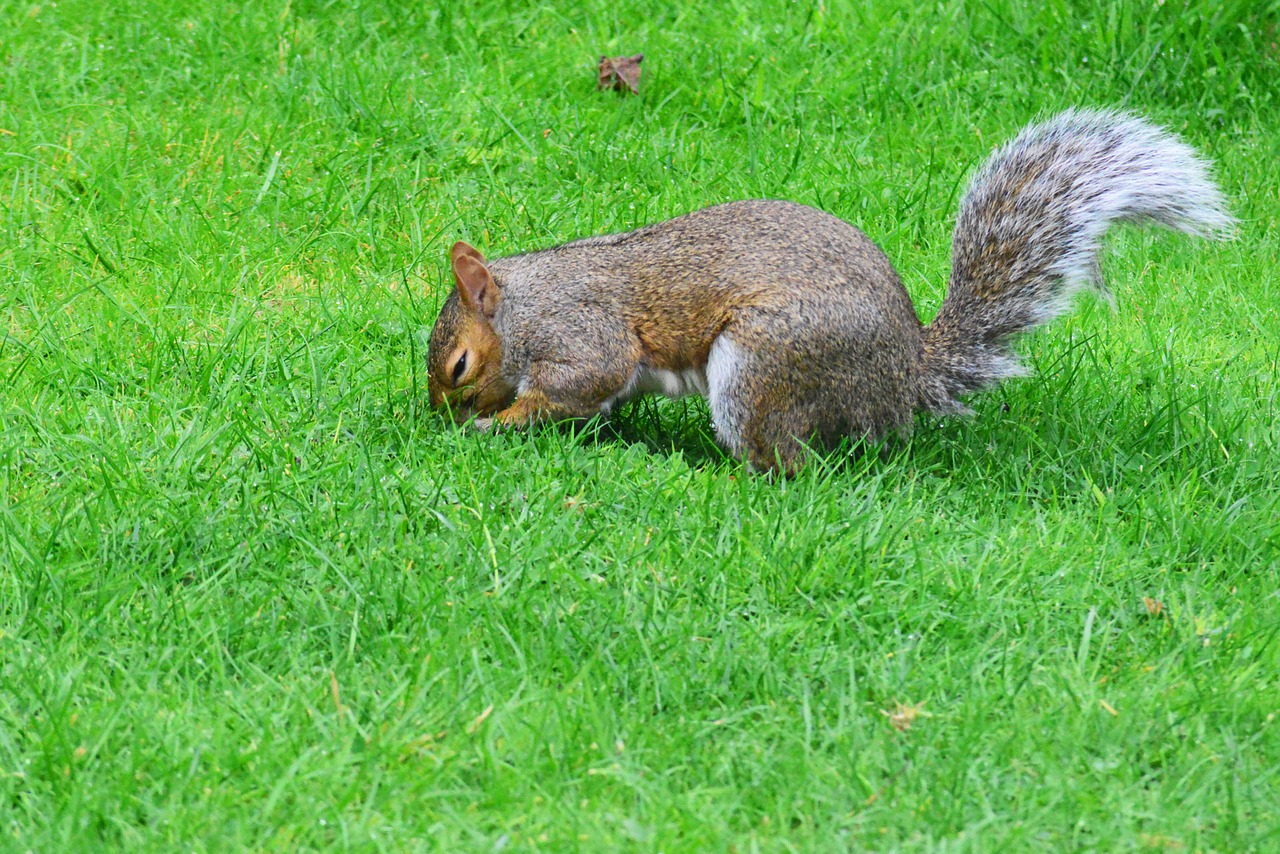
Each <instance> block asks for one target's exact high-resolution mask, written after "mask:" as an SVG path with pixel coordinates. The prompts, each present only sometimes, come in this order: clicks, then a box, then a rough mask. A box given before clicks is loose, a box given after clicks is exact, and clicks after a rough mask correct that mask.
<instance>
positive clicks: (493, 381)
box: [427, 241, 516, 422]
mask: <svg viewBox="0 0 1280 854" xmlns="http://www.w3.org/2000/svg"><path fill="white" fill-rule="evenodd" d="M449 258H450V261H451V262H452V265H453V278H454V283H455V287H454V290H453V293H451V294H449V298H448V299H447V300H445V303H444V306H443V307H442V308H441V309H440V316H439V317H438V318H436V325H435V327H434V328H433V329H432V330H431V343H430V345H428V347H427V396H428V398H429V399H430V401H431V405H432V406H433V407H435V408H436V409H447V410H448V411H449V412H451V413H452V414H453V417H454V420H456V421H458V422H462V421H465V420H466V419H467V418H469V417H471V416H472V415H477V416H482V417H483V416H489V415H493V414H494V413H496V412H499V411H501V410H503V409H506V408H507V407H508V406H510V405H511V404H512V403H513V402H514V401H515V397H516V390H515V388H513V387H512V386H511V385H510V384H509V383H508V382H507V381H506V379H504V377H503V376H502V347H501V341H500V339H499V338H498V333H497V332H496V331H494V328H493V316H494V314H496V313H497V311H498V303H499V301H500V300H501V297H502V295H501V293H500V291H499V288H498V284H497V282H495V281H494V279H493V275H492V274H491V273H490V272H489V267H488V265H487V264H486V263H485V260H484V256H483V255H481V254H480V253H479V252H478V251H476V250H475V249H474V248H472V247H471V246H468V245H467V244H465V243H463V242H462V241H458V242H457V243H455V244H453V249H451V250H450V252H449Z"/></svg>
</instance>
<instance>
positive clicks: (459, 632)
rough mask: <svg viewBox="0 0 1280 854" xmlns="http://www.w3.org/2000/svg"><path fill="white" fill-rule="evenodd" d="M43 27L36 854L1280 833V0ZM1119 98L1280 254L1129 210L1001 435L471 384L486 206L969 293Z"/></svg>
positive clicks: (597, 9) (35, 521)
mask: <svg viewBox="0 0 1280 854" xmlns="http://www.w3.org/2000/svg"><path fill="white" fill-rule="evenodd" d="M0 20H2V21H3V22H4V23H3V25H0V56H2V57H3V60H4V62H3V65H2V66H0V281H2V282H3V286H2V287H0V323H2V324H3V328H2V329H0V379H2V380H3V382H2V383H0V483H2V490H3V491H2V493H0V498H2V499H3V500H0V825H2V827H0V850H15V851H21V850H31V851H77V850H80V851H88V850H102V849H104V848H112V849H116V848H123V849H141V850H191V849H194V850H211V851H221V850H229V849H238V848H251V849H267V850H287V851H293V850H308V849H311V850H314V849H322V850H330V849H348V848H349V849H356V850H387V851H404V850H441V851H472V850H474V851H499V850H507V851H514V850H545V851H572V850H581V851H601V850H634V851H667V852H676V851H699V850H706V851H730V850H733V851H739V852H747V851H757V850H759V851H833V850H907V851H933V850H948V851H976V852H983V851H1000V850H1044V849H1057V850H1080V849H1092V850H1144V849H1151V850H1165V851H1245V850H1267V849H1275V848H1277V847H1280V721H1278V720H1276V717H1277V714H1278V713H1280V640H1278V638H1277V633H1278V632H1280V426H1278V424H1280V273H1277V269H1278V268H1280V169H1277V167H1276V163H1277V162H1280V95H1278V91H1280V90H1278V89H1277V86H1276V81H1277V80H1280V46H1278V45H1277V42H1278V41H1280V32H1278V30H1277V21H1280V4H1277V3H1276V2H1275V0H1261V2H1259V0H1250V2H1226V3H1210V2H1199V0H1190V2H1183V0H1168V2H1155V3H1151V2H1144V3H1133V4H1114V3H1102V2H1085V0H1081V1H1080V2H1065V0H1047V2H1046V3H1044V4H1039V8H1037V9H1035V10H1028V9H1026V8H1024V4H1021V3H1015V2H1012V0H992V2H990V3H967V2H960V0H942V2H935V3H929V4H919V5H917V4H911V3H907V2H900V1H899V0H874V2H869V3H857V4H855V3H846V2H843V0H830V2H819V3H814V2H794V3H769V4H766V3H760V4H749V3H745V2H733V0H730V2H717V3H710V2H691V3H683V4H681V3H670V4H660V3H636V2H631V0H622V2H616V0H579V2H574V3H569V2H564V3H559V4H543V5H538V4H529V3H517V2H492V3H482V4H473V3H462V2H442V3H435V4H433V3H424V2H418V3H402V2H376V0H374V2H358V3H328V2H319V0H272V1H271V2H266V3H238V4H237V3H231V2H225V0H214V2H208V3H198V4H197V3H176V2H161V0H138V2H133V3H108V2H102V0H60V2H57V3H52V2H46V3H31V2H7V0H0ZM636 52H644V53H645V56H646V58H645V60H644V66H643V67H644V74H645V77H644V80H643V85H642V94H641V96H640V97H634V96H626V97H624V96H622V95H620V94H618V93H614V92H597V91H595V64H596V63H597V61H598V60H599V57H600V55H601V54H609V55H617V54H623V53H628V54H629V53H636ZM1070 106H1115V107H1121V108H1126V109H1131V110H1134V111H1137V112H1139V113H1141V114H1143V115H1145V116H1148V117H1150V118H1151V119H1153V120H1154V121H1157V122H1159V123H1161V124H1163V125H1165V126H1167V127H1169V128H1171V129H1173V130H1175V131H1177V132H1178V133H1179V134H1181V135H1182V136H1183V137H1184V139H1186V140H1187V141H1188V142H1189V143H1191V144H1192V145H1193V146H1195V147H1196V148H1197V149H1199V150H1200V151H1202V152H1204V153H1205V154H1206V155H1207V156H1208V157H1210V158H1211V159H1212V160H1213V161H1214V163H1215V166H1214V172H1215V175H1216V176H1217V178H1218V180H1219V181H1220V183H1221V185H1222V187H1223V189H1224V191H1225V193H1226V195H1227V197H1228V199H1229V202H1230V205H1231V208H1232V210H1233V212H1234V214H1235V215H1236V216H1237V217H1238V218H1239V220H1240V224H1239V228H1238V232H1237V234H1236V236H1235V238H1234V239H1233V240H1230V241H1227V242H1224V243H1209V242H1205V241H1199V240H1194V239H1191V238H1187V237H1184V236H1180V235H1172V234H1168V233H1166V232H1157V231H1151V230H1136V229H1119V230H1117V231H1116V232H1115V233H1114V234H1113V235H1112V238H1111V239H1110V240H1109V241H1108V246H1109V251H1108V252H1107V254H1106V258H1105V260H1104V269H1105V272H1106V276H1107V280H1108V282H1109V284H1110V285H1111V287H1112V290H1113V291H1114V293H1115V295H1116V298H1115V310H1112V308H1111V307H1110V306H1109V305H1108V304H1107V303H1106V302H1102V301H1098V300H1093V299H1084V300H1082V301H1081V304H1080V306H1079V310H1078V311H1077V312H1076V313H1074V314H1073V315H1072V316H1070V317H1069V318H1066V319H1063V320H1061V321H1058V322H1056V323H1055V324H1053V325H1052V326H1051V327H1050V328H1048V329H1047V330H1045V331H1043V332H1039V333H1036V334H1035V335H1033V336H1030V337H1028V338H1026V339H1024V340H1023V341H1022V342H1021V344H1020V347H1019V349H1020V350H1021V352H1023V353H1024V354H1025V356H1026V361H1027V363H1028V365H1030V366H1031V367H1032V368H1033V369H1034V372H1033V374H1032V375H1031V376H1030V377H1028V378H1026V379H1021V380H1017V381H1015V382H1012V383H1010V384H1007V385H1006V386H1004V387H1002V388H1001V389H1000V390H998V391H996V392H994V393H991V394H989V395H987V396H985V397H982V398H979V399H977V400H975V401H974V406H975V409H976V414H975V415H974V416H973V417H972V418H968V419H955V420H938V419H933V418H925V417H922V418H921V419H920V421H919V424H918V427H917V430H916V432H915V435H914V436H913V438H912V439H911V440H910V441H908V442H903V443H899V444H896V445H893V446H891V447H887V448H886V449H884V451H883V452H881V453H863V454H856V453H855V454H852V455H849V454H842V453H836V454H832V455H831V456H829V457H827V458H824V459H822V460H820V461H818V462H817V463H816V464H814V465H811V466H810V467H809V468H807V469H806V470H805V471H803V472H802V473H801V474H800V475H798V476H797V477H794V478H791V479H770V478H766V477H762V476H757V475H753V474H752V473H750V472H749V471H747V470H745V469H744V468H743V467H742V466H741V465H740V464H739V463H737V462H735V461H734V460H733V459H731V458H728V457H726V455H725V454H724V453H723V452H722V451H720V450H719V449H718V448H717V447H716V445H715V443H714V442H713V441H712V439H711V430H710V425H709V420H708V415H707V411H706V408H705V406H704V405H703V404H702V403H701V402H700V401H685V402H661V403H655V402H652V401H642V402H638V403H635V404H632V405H630V406H629V407H628V408H627V409H626V410H624V411H623V412H622V413H621V414H619V415H618V416H617V417H615V418H613V419H612V420H611V421H608V422H604V423H592V424H589V425H586V426H584V427H581V428H579V429H565V428H547V429H542V430H536V431H533V432H530V433H527V434H524V433H502V434H498V435H486V434H478V433H475V432H473V431H468V430H464V429H459V428H456V427H454V426H452V425H451V424H448V423H446V422H445V421H444V420H442V419H441V418H439V417H438V416H437V415H435V414H434V413H432V412H431V411H430V410H429V409H428V407H427V406H426V379H425V363H426V359H425V356H426V342H427V333H428V332H429V330H430V327H431V323H432V321H433V320H434V317H435V314H436V311H437V309H438V307H439V305H440V302H441V300H442V299H443V297H444V296H445V295H446V294H447V292H448V289H449V288H450V287H451V284H452V282H451V279H450V278H449V277H448V276H447V269H446V265H445V258H446V253H447V249H448V246H449V245H450V244H451V243H452V242H453V241H455V240H458V239H465V240H467V241H469V242H471V243H473V244H474V245H476V246H477V247H479V248H480V249H481V250H482V251H484V252H485V253H486V254H488V255H490V256H498V255H502V254H506V253H511V252H516V251H521V250H526V249H531V248H540V247H544V246H549V245H552V244H555V243H557V242H560V241H564V240H568V239H571V238H573V237H577V236H582V235H587V234H595V233H602V232H607V231H613V230H621V229H627V228H632V227H635V226H638V225H642V224H646V223H650V222H654V221H657V220H660V219H663V218H666V217H669V216H674V215H677V214H680V213H684V212H686V211H689V210H692V209H694V208H697V207H700V206H703V205H705V204H710V203H713V202H720V201H727V200H731V199H739V198H749V197H773V198H787V199H792V200H795V201H799V202H804V203H807V204H811V205H815V206H817V207H820V208H822V209H824V210H827V211H830V212H832V213H834V214H836V215H838V216H841V217H843V218H845V219H847V220H848V221H850V222H853V223H854V224H856V225H858V226H859V227H860V228H862V229H863V230H864V231H866V232H867V233H868V234H870V235H871V236H872V237H873V238H874V239H876V240H877V241H878V242H879V243H880V244H881V245H882V246H883V247H884V249H885V251H886V252H887V253H888V254H889V256H890V257H891V258H892V259H894V262H895V263H896V264H897V265H898V268H899V270H900V272H901V273H902V276H903V279H904V281H905V282H906V284H907V287H908V289H909V290H910V291H911V292H912V294H913V296H914V298H915V300H916V303H917V306H918V308H919V310H920V312H921V315H922V317H925V318H928V317H929V316H931V315H932V314H933V312H935V311H936V310H937V307H938V305H939V303H940V301H941V299H942V293H943V288H944V286H945V282H946V278H947V272H948V269H949V253H950V229H951V226H952V224H953V222H954V216H955V208H956V204H957V201H958V197H959V194H960V193H961V192H962V190H963V188H964V182H965V179H966V177H967V176H968V175H970V174H971V173H972V171H973V170H974V169H975V168H976V167H977V165H978V164H979V163H980V162H981V160H982V159H983V158H984V157H985V156H986V155H987V154H988V153H989V152H990V151H991V150H992V148H993V147H994V146H996V145H998V144H999V143H1000V142H1002V141H1004V140H1007V139H1008V138H1010V137H1011V136H1012V135H1013V134H1014V133H1016V132H1017V130H1018V129H1019V128H1020V127H1022V126H1023V125H1025V124H1026V123H1027V122H1029V121H1032V120H1034V119H1037V118H1043V117H1045V116H1047V115H1050V114H1052V113H1053V112H1054V111H1056V110H1059V109H1062V108H1066V107H1070Z"/></svg>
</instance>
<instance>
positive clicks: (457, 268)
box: [449, 241, 498, 318]
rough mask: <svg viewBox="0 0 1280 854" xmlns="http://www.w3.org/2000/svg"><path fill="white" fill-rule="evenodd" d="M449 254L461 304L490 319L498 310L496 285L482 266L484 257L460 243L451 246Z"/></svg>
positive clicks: (487, 270)
mask: <svg viewBox="0 0 1280 854" xmlns="http://www.w3.org/2000/svg"><path fill="white" fill-rule="evenodd" d="M449 254H450V255H451V256H452V257H453V278H454V281H455V282H456V283H457V285H458V298H459V299H460V300H462V304H463V305H464V306H465V307H467V308H468V309H470V310H471V311H477V312H479V313H480V314H483V315H484V316H485V317H487V318H492V317H493V315H494V313H495V312H497V310H498V285H497V283H495V282H494V281H493V276H492V275H491V274H490V273H489V268H488V267H486V266H485V265H484V256H483V255H481V254H480V253H479V252H477V251H476V250H475V249H472V248H471V247H470V246H468V245H467V244H465V243H463V242H461V241H459V242H457V243H455V244H454V245H453V250H452V251H451V252H450V253H449Z"/></svg>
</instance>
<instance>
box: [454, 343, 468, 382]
mask: <svg viewBox="0 0 1280 854" xmlns="http://www.w3.org/2000/svg"><path fill="white" fill-rule="evenodd" d="M466 371H467V353H466V351H465V350H464V351H463V353H462V355H461V356H459V357H458V361H456V362H454V363H453V384H454V385H455V386H456V385H457V384H458V380H460V379H462V375H463V374H464V373H466Z"/></svg>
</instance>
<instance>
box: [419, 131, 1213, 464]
mask: <svg viewBox="0 0 1280 854" xmlns="http://www.w3.org/2000/svg"><path fill="white" fill-rule="evenodd" d="M1117 221H1153V222H1156V223H1159V224H1161V225H1164V226H1167V227H1169V228H1173V229H1178V230H1180V231H1184V232H1188V233H1192V234H1200V235H1204V236H1222V235H1225V234H1226V233H1228V232H1229V230H1230V228H1231V226H1232V223H1233V220H1232V218H1231V216H1230V215H1229V214H1228V213H1227V212H1226V208H1225V204H1224V201H1223V198H1222V194H1221V193H1220V192H1219V190H1218V188H1217V187H1216V186H1215V185H1214V183H1213V181H1212V180H1211V179H1210V177H1209V176H1208V169H1207V164H1206V163H1205V162H1204V161H1203V160H1201V159H1200V157H1199V156H1198V155H1197V154H1196V153H1195V152H1194V151H1193V150H1192V149H1191V148H1189V147H1188V146H1186V145H1185V144H1183V143H1182V142H1180V141H1179V140H1178V139H1177V137H1175V136H1173V135H1172V134H1170V133H1168V132H1166V131H1164V130H1161V129H1159V128H1157V127H1154V126H1153V125H1151V124H1149V123H1147V122H1146V121H1144V120H1142V119H1140V118H1137V117H1134V116H1131V115H1127V114H1124V113H1118V112H1111V111H1085V110H1068V111H1066V112H1064V113H1061V114H1059V115H1057V116H1055V117H1053V118H1051V119H1049V120H1048V121H1046V122H1044V123H1042V124H1037V125H1031V126H1029V127H1027V128H1026V129H1024V130H1023V131H1022V132H1021V133H1020V134H1018V136H1017V137H1016V138H1015V139H1014V140H1013V141H1012V142H1010V143H1008V144H1007V145H1005V146H1004V147H1003V148H1001V149H999V150H998V151H996V153H995V154H993V155H992V156H991V158H990V159H989V160H988V161H987V162H986V164H985V165H984V166H983V167H982V168H981V169H980V170H979V171H978V173H977V175H976V176H975V177H974V178H973V180H972V182H971V183H970V185H969V188H968V190H967V191H966V193H965V195H964V197H963V199H962V200H961V202H960V213H959V217H958V220H957V222H956V228H955V235H954V238H953V247H952V271H951V278H950V282H949V284H948V286H947V292H946V297H945V299H944V300H943V303H942V307H941V309H940V310H939V311H938V314H937V316H936V317H935V318H934V319H933V321H932V322H931V323H929V324H928V325H927V326H926V325H922V324H921V323H920V320H919V319H918V317H917V316H916V312H915V308H914V306H913V305H912V303H911V298H910V296H908V294H907V291H906V289H905V288H904V287H903V285H902V281H901V280H900V279H899V278H898V274H897V273H896V272H895V271H894V268H893V265H892V264H891V263H890V262H889V259H888V258H887V257H886V256H885V254H884V252H882V251H881V250H880V248H879V247H878V246H876V244H875V243H873V242H872V241H871V239H870V238H868V237H867V236H866V235H865V234H863V233H862V232H861V231H859V230H858V229H857V228H855V227H853V226H852V225H849V224H848V223H846V222H844V221H842V220H840V219H837V218H836V217H834V216H831V215H830V214H827V213H823V212H822V211H819V210H816V209H814V208H810V207H806V206H804V205H799V204H794V203H791V202H784V201H765V200H752V201H740V202H730V203H728V204H722V205H717V206H715V207H710V208H705V209H703V210H698V211H694V212H693V213H690V214H686V215H684V216H681V217H677V218H676V219H672V220H668V221H666V222H661V223H657V224H656V225H650V226H646V227H644V228H640V229H637V230H635V231H630V232H626V233H623V234H612V235H606V236H601V237H589V238H586V239H583V240H575V241H573V242H571V243H566V244H564V245H561V246H556V247H553V248H551V249H546V250H543V251H539V252H531V253H528V254H523V255H513V256H510V257H506V258H495V259H494V260H492V261H486V260H485V259H484V257H483V256H482V255H481V254H480V253H479V252H478V251H476V250H475V249H474V248H472V247H471V246H468V245H467V244H466V243H462V242H459V243H456V244H455V245H454V246H453V249H452V251H451V263H452V267H453V274H454V279H455V283H456V287H455V289H454V291H453V292H452V293H451V294H450V295H449V297H448V299H447V300H446V301H445V303H444V305H443V307H442V309H441V311H440V314H439V317H438V318H437V320H436V324H435V327H434V328H433V330H432V333H431V340H430V345H429V347H428V369H429V376H428V394H429V398H430V402H431V404H432V405H433V406H435V407H437V408H448V409H449V410H450V411H451V412H452V413H453V415H454V417H455V418H456V419H457V420H459V421H463V420H466V419H468V418H470V417H473V416H474V417H476V418H477V421H476V424H477V425H478V426H481V427H489V426H506V427H521V426H525V425H528V424H530V423H533V422H536V421H542V420H559V419H567V418H580V417H588V416H591V415H594V414H596V413H601V412H608V411H609V409H610V408H611V407H612V406H614V405H615V404H617V403H618V402H620V401H624V400H627V399H628V398H631V397H634V396H636V395H640V394H646V393H659V394H664V395H667V396H669V397H679V396H681V395H686V394H694V393H696V394H701V395H703V396H705V397H706V399H707V401H708V403H709V404H710V407H711V416H712V421H713V427H714V430H715V433H716V436H717V438H718V439H719V441H720V442H721V443H722V444H723V445H725V446H726V447H727V448H728V449H729V450H730V451H732V452H733V453H734V454H735V455H736V456H738V457H740V458H744V459H745V460H747V461H748V463H750V464H751V465H752V466H754V467H757V468H762V469H767V470H772V469H781V470H784V471H794V470H795V469H797V468H798V467H799V466H801V465H802V464H803V461H804V457H805V453H806V450H807V449H808V448H809V447H829V446H831V445H833V444H835V443H837V442H839V440H840V439H841V438H843V437H854V438H865V439H870V440H878V439H880V438H883V437H886V436H888V435H890V434H895V433H897V434H905V433H907V432H909V431H910V429H911V427H912V424H913V421H914V414H915V412H916V411H917V410H925V411H929V412H933V413H938V414H947V413H964V412H967V411H968V410H967V409H966V407H965V405H964V403H963V402H962V401H963V398H964V397H965V396H966V395H968V394H970V393H972V392H976V391H980V390H982V389H986V388H990V387H991V386H993V385H995V384H996V383H998V382H1000V381H1001V380H1003V379H1005V378H1006V377H1011V376H1016V375H1019V374H1021V373H1023V369H1022V368H1021V366H1020V365H1019V362H1018V359H1017V356H1016V355H1015V354H1014V352H1013V351H1012V349H1010V344H1011V340H1012V339H1013V338H1014V337H1015V336H1016V335H1017V334H1018V333H1020V332H1023V331H1025V330H1028V329H1031V328H1033V327H1035V326H1038V325H1040V324H1042V323H1044V322H1046V321H1048V320H1050V319H1051V318H1053V317H1055V316H1056V315H1058V314H1061V313H1062V312H1064V311H1065V310H1067V308H1069V306H1070V303H1071V299H1072V297H1073V296H1074V295H1075V294H1076V292H1077V291H1079V290H1080V289H1081V288H1083V287H1085V286H1087V285H1092V286H1094V287H1096V288H1097V289H1098V290H1099V291H1102V292H1104V293H1105V288H1104V286H1103V284H1102V281H1101V277H1100V270H1099V267H1098V258H1097V256H1098V249H1099V244H1100V241H1101V239H1102V237H1103V234H1104V233H1105V232H1106V230H1107V228H1108V226H1110V225H1111V223H1113V222H1117Z"/></svg>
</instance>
